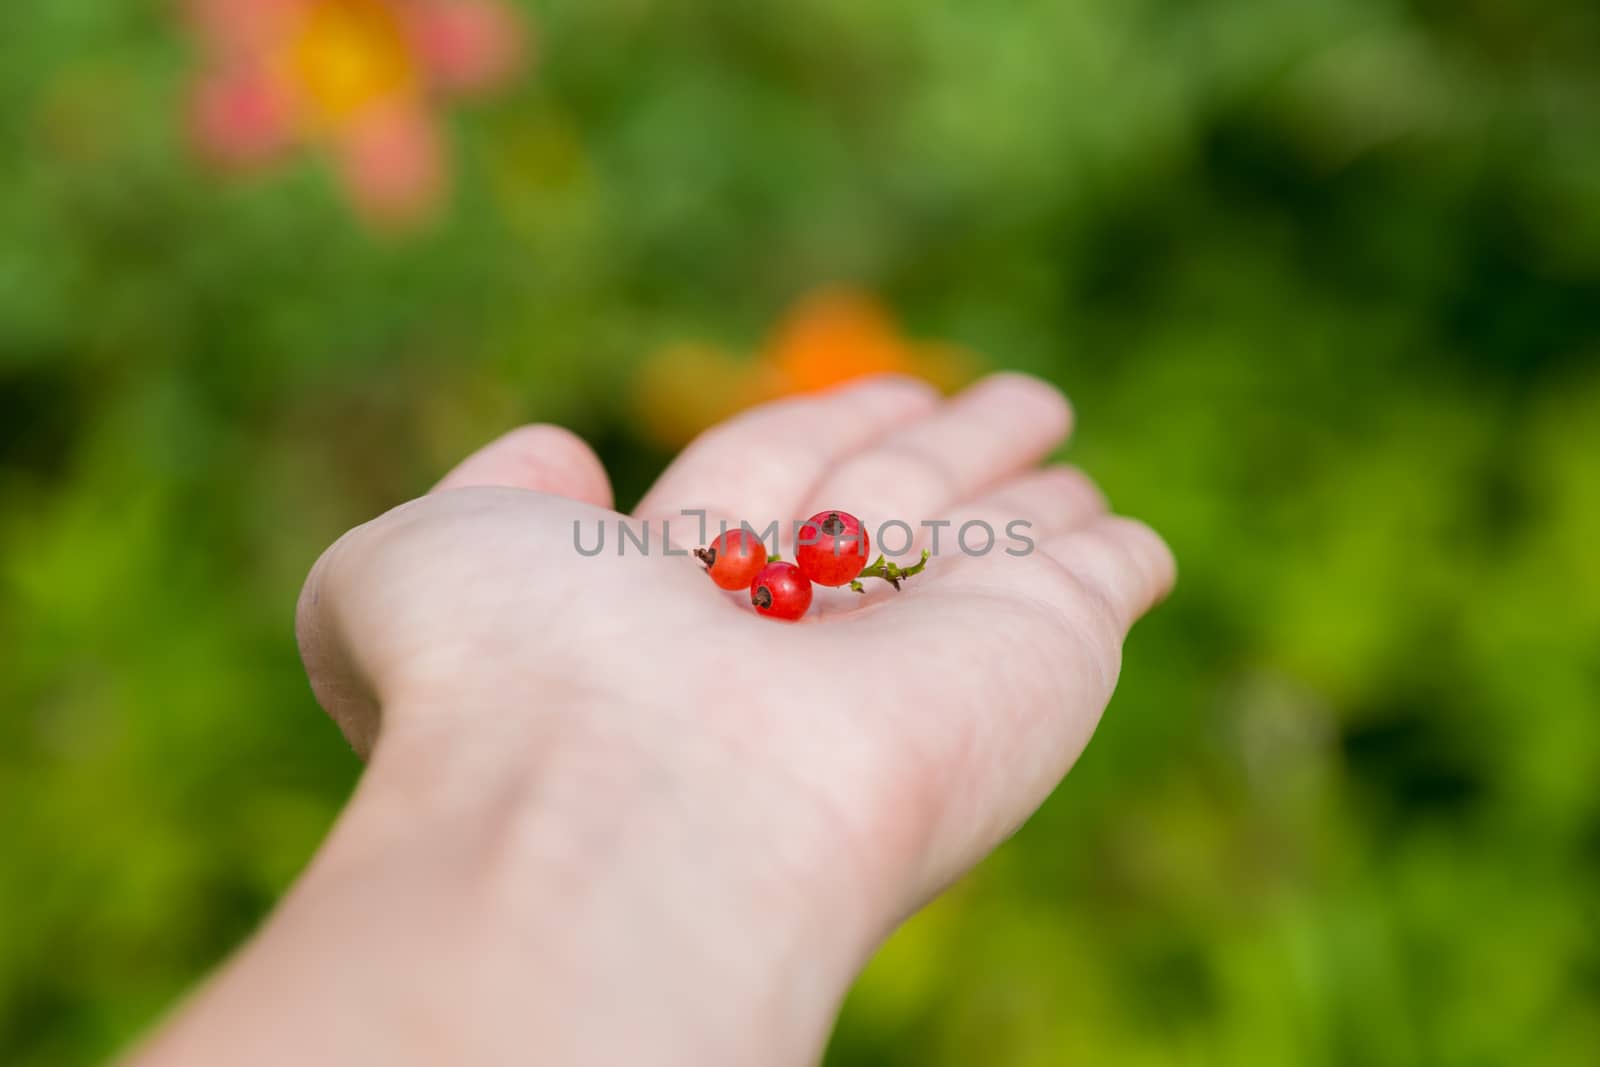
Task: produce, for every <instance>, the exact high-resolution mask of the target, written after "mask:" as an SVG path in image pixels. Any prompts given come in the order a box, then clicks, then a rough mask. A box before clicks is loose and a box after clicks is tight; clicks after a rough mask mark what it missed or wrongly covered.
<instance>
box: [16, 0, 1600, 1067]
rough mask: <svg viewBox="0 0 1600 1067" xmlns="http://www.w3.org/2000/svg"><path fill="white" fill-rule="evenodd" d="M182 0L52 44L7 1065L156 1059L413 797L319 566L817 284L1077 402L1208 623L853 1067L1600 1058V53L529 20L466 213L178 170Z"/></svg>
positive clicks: (838, 24)
mask: <svg viewBox="0 0 1600 1067" xmlns="http://www.w3.org/2000/svg"><path fill="white" fill-rule="evenodd" d="M169 6H170V5H166V4H159V3H153V2H152V3H143V4H104V3H94V2H90V0H50V2H49V3H25V4H11V5H7V6H6V10H5V11H3V12H0V40H3V41H4V42H5V46H4V47H3V48H0V99H4V100H5V101H6V103H5V105H4V107H0V662H3V664H4V666H3V670H0V708H3V711H0V817H3V820H4V829H3V830H0V1062H3V1063H6V1064H8V1065H13V1067H54V1065H62V1064H69V1063H85V1062H90V1061H92V1060H94V1059H96V1058H98V1057H102V1056H104V1055H106V1054H108V1053H109V1052H110V1051H111V1050H112V1049H114V1048H116V1047H117V1046H118V1045H119V1044H121V1043H123V1042H125V1041H126V1040H128V1039H129V1037H130V1036H131V1035H132V1034H134V1033H136V1032H137V1031H138V1030H139V1029H140V1028H142V1027H144V1026H147V1025H148V1024H149V1023H150V1021H151V1020H152V1019H153V1018H154V1016H155V1014H156V1013H158V1012H159V1011H160V1010H161V1009H162V1008H163V1007H164V1006H165V1005H167V1004H169V1003H170V1001H171V999H172V998H173V997H174V996H175V995H176V994H177V993H178V992H179V991H180V990H182V989H183V988H185V987H186V986H188V985H189V984H191V983H192V982H193V981H194V980H195V979H196V977H197V976H199V975H200V974H202V973H203V972H204V971H205V970H206V969H207V968H208V967H209V966H211V965H212V964H213V963H214V962H215V961H216V960H217V959H218V958H219V957H220V956H221V955H222V954H224V953H225V952H226V951H227V950H228V949H229V948H230V947H231V946H232V945H234V944H236V943H237V942H238V940H239V939H240V938H241V937H242V936H244V934H245V933H246V932H247V931H248V930H249V928H250V927H251V925H252V924H253V923H254V922H255V921H256V920H257V919H258V918H259V917H260V916H261V915H262V914H263V913H264V911H265V909H266V908H267V907H268V906H269V905H270V903H271V901H272V900H273V899H274V897H275V895H276V894H277V893H278V892H279V891H280V890H281V889H282V888H283V887H284V886H285V884H287V882H288V881H289V880H290V879H291V878H292V877H293V876H294V874H295V872H296V870H297V869H298V867H299V866H300V865H301V864H302V863H303V862H304V860H305V858H306V856H307V855H308V854H309V853H310V851H311V849H312V848H313V847H314V845H315V843H316V841H317V840H318V838H319V836H320V835H321V833H322V832H323V831H324V830H325V828H326V826H327V824H328V821H329V819H330V817H331V815H332V814H333V812H334V811H336V810H337V808H338V806H339V805H340V803H341V801H342V800H343V798H344V796H345V794H346V792H347V791H348V789H349V788H350V786H351V784H352V782H353V780H354V779H355V777H356V775H357V773H358V766H357V763H356V761H355V759H354V758H353V757H352V756H350V755H349V754H348V753H347V752H346V751H345V749H344V747H343V745H342V743H341V741H340V738H339V736H338V734H337V732H336V731H335V730H334V729H333V727H332V726H330V725H329V724H328V723H327V722H326V721H325V720H324V719H322V718H321V717H320V713H319V712H318V710H317V709H316V706H315V704H314V702H313V701H312V700H311V697H310V694H309V693H308V692H307V690H306V687H305V685H304V683H303V680H302V678H301V675H300V673H299V667H298V663H297V660H296V656H295V651H294V646H293V638H292V633H291V627H290V623H291V615H292V609H293V603H294V597H295V594H296V592H297V590H298V587H299V582H300V580H301V578H302V577H303V575H304V572H305V570H306V568H307V567H308V566H309V564H310V562H311V560H312V559H314V558H315V555H316V553H317V552H318V551H319V550H320V548H321V547H322V546H323V545H325V544H326V543H328V542H329V541H330V540H331V539H332V538H334V537H335V536H336V535H337V534H339V533H340V532H341V531H342V530H344V529H345V528H347V527H348V526H350V525H352V524H354V523H356V522H359V521H361V520H364V519H365V518H367V517H369V516H371V515H372V514H374V513H375V512H377V511H379V510H381V509H383V508H385V507H387V506H390V505H392V504H394V503H396V502H398V501H400V500H402V499H405V498H406V497H408V496H410V495H414V494H416V493H418V492H420V491H421V490H423V489H424V488H426V486H427V485H428V484H429V483H430V481H431V479H433V478H435V477H436V476H437V475H438V474H440V473H441V472H442V471H443V470H444V469H445V468H446V467H447V466H448V464H449V463H450V462H451V461H452V460H453V459H454V458H456V457H459V456H460V455H461V454H463V453H465V452H466V451H468V450H469V449H470V448H472V447H474V446H475V445H476V444H478V443H480V442H481V441H483V440H484V439H486V438H488V437H489V436H491V435H493V434H495V433H497V432H499V431H501V430H502V429H504V428H506V427H507V426H509V425H511V424H513V423H515V422H517V421H520V420H528V419H541V420H553V421H559V422H564V423H567V424H569V425H571V426H573V427H574V428H575V429H577V430H579V431H580V432H583V433H585V434H586V435H588V436H589V437H590V438H591V439H592V440H594V441H595V442H596V443H597V445H598V446H599V447H600V449H601V450H602V452H603V454H604V458H605V459H606V460H607V462H608V463H610V464H612V465H613V466H614V469H615V471H616V474H617V480H618V482H619V490H620V495H621V497H622V499H623V502H624V503H626V502H628V501H629V499H630V496H632V495H636V494H637V493H638V492H639V491H641V490H642V488H643V486H644V485H645V484H647V482H648V479H649V478H650V477H651V476H652V475H653V473H654V472H655V470H656V469H657V468H658V467H659V464H660V463H661V461H662V459H663V457H662V455H661V454H660V452H659V450H658V449H656V448H655V447H654V446H652V445H651V444H650V443H649V442H647V441H645V440H643V439H642V436H641V434H640V433H639V432H638V431H637V430H636V429H635V422H634V409H633V407H632V406H631V394H630V389H629V383H630V380H631V375H632V372H633V370H634V368H636V367H637V366H638V364H639V363H640V362H641V361H642V360H643V359H644V358H645V357H646V356H647V355H648V354H649V353H651V352H652V351H654V350H657V349H659V348H661V347H662V346H665V345H668V344H671V343H673V342H677V341H681V340H685V339H690V338H707V339H712V340H716V341H719V342H722V343H726V344H728V345H729V346H732V347H736V348H737V347H743V348H748V347H749V346H750V345H752V344H753V343H754V342H755V341H756V340H757V339H758V338H759V336H760V335H761V333H762V331H763V330H764V329H765V327H766V325H767V324H768V323H770V322H771V321H772V320H773V319H774V318H775V317H776V316H777V315H779V314H780V313H781V312H782V310H783V308H784V307H785V306H786V305H787V304H788V303H789V302H790V301H791V300H792V299H794V298H795V297H796V296H797V295H799V294H801V293H802V292H804V291H805V290H806V289H808V288H810V287H811V286H813V285H816V284H818V283H822V282H831V281H841V280H842V281H846V282H852V283H855V284H859V285H862V286H865V287H867V288H870V289H873V290H875V291H878V292H880V293H882V294H883V295H884V296H885V298H886V299H887V300H888V301H889V302H890V303H891V304H892V305H893V306H894V307H895V308H896V309H897V311H898V312H899V313H900V314H902V315H903V316H904V317H905V319H906V321H907V323H908V328H909V329H910V330H911V332H913V333H914V334H915V335H917V336H921V337H941V338H948V339H951V340H954V341H958V342H961V343H963V344H966V345H970V346H972V347H973V348H975V349H977V350H979V351H981V352H983V353H985V354H986V356H987V357H988V358H989V359H990V360H991V361H992V363H993V364H995V365H1004V366H1014V367H1020V368H1022V369H1027V370H1031V371H1034V372H1037V373H1040V374H1043V375H1046V376H1048V377H1050V378H1052V379H1053V380H1055V381H1058V382H1060V383H1061V384H1062V385H1063V386H1064V387H1065V388H1066V389H1067V390H1068V391H1069V392H1070V393H1071V394H1072V395H1073V397H1074V400H1075V403H1076V405H1077V407H1078V409H1079V411H1080V413H1081V421H1082V425H1081V429H1080V432H1079V437H1078V441H1077V443H1075V444H1074V446H1073V448H1072V450H1071V453H1070V454H1071V456H1072V458H1073V459H1074V460H1075V461H1077V462H1080V463H1082V464H1083V465H1084V466H1085V467H1087V468H1088V469H1089V470H1090V471H1092V472H1093V473H1094V474H1096V475H1097V476H1098V477H1099V478H1100V479H1101V480H1102V482H1103V483H1104V484H1105V486H1106V487H1107V489H1108V491H1109V493H1110V495H1111V497H1112V499H1113V501H1114V502H1115V503H1116V505H1117V506H1118V507H1119V508H1122V509H1124V510H1127V511H1129V512H1131V513H1134V514H1138V515H1140V516H1142V517H1144V518H1146V519H1148V520H1150V521H1151V522H1152V523H1153V524H1154V525H1156V526H1157V527H1158V528H1160V529H1161V530H1163V531H1164V532H1166V533H1167V534H1168V535H1169V537H1170V539H1171V541H1172V543H1173V545H1174V547H1175V549H1176V552H1177V555H1178V558H1179V562H1180V567H1181V570H1182V579H1181V582H1180V588H1179V591H1178V593H1177V595H1176V596H1175V598H1174V599H1173V600H1172V601H1171V602H1170V603H1169V604H1168V605H1167V606H1166V607H1164V608H1163V609H1162V610H1161V611H1160V612H1159V613H1158V614H1157V615H1155V616H1154V617H1153V618H1152V619H1151V620H1150V621H1149V622H1147V623H1146V624H1144V625H1142V626H1141V627H1140V629H1139V630H1138V631H1137V632H1136V633H1135V636H1134V638H1133V641H1132V643H1131V646H1130V648H1129V650H1128V655H1127V661H1126V666H1125V674H1124V683H1123V687H1122V690H1121V691H1120V692H1119V694H1118V696H1117V698H1116V700H1115V701H1114V703H1113V705H1112V707H1111V710H1110V712H1109V714H1108V716H1107V718H1106V720H1105V723H1104V725H1103V727H1102V728H1101V731H1100V733H1099V734H1098V735H1097V736H1096V738H1095V741H1094V743H1093V744H1092V745H1091V746H1090V748H1089V749H1088V751H1087V752H1086V753H1085V755H1084V757H1083V759H1082V760H1081V761H1080V764H1079V766H1078V768H1077V769H1076V770H1075V771H1074V772H1073V775H1072V777H1071V779H1070V780H1069V784H1068V785H1067V786H1066V787H1065V788H1063V789H1062V790H1061V791H1060V793H1059V794H1058V795H1057V796H1056V797H1055V798H1053V799H1052V800H1051V801H1050V802H1049V803H1048V804H1047V805H1046V807H1045V808H1044V809H1043V811H1042V812H1041V813H1040V814H1039V816H1038V817H1037V818H1036V819H1035V820H1034V821H1033V822H1032V823H1030V824H1029V825H1028V826H1027V827H1026V828H1025V829H1024V830H1023V831H1022V832H1021V833H1020V834H1019V835H1018V837H1017V838H1016V839H1015V840H1014V841H1013V842H1011V843H1010V844H1008V845H1007V846H1006V847H1005V848H1003V849H1002V850H1001V851H1000V852H999V853H998V854H997V855H996V856H995V857H994V858H993V859H992V860H991V861H990V862H989V863H987V864H985V865H984V866H983V867H982V868H981V869H980V870H979V871H978V872H976V873H975V874H973V875H972V876H970V877H969V878H968V879H966V880H965V881H964V882H963V883H962V884H961V885H960V886H958V887H957V888H956V889H955V891H954V892H952V893H951V894H950V895H949V896H948V897H947V898H945V899H944V900H943V901H941V902H940V903H939V904H937V905H936V906H935V907H933V908H932V909H931V910H930V911H929V912H927V913H926V914H925V915H923V916H921V917H919V918H918V919H916V920H915V921H913V922H912V923H911V924H910V925H909V926H908V927H907V928H906V929H905V930H903V931H902V932H901V933H900V934H899V935H897V936H896V938H895V939H894V940H893V941H892V942H891V943H890V945H889V946H888V947H887V949H886V950H885V952H884V953H883V955H882V956H881V958H880V959H879V960H877V961H876V962H875V963H874V964H873V965H872V967H871V969H870V970H869V971H868V973H867V975H866V977H865V978H864V980H863V981H862V983H861V984H860V986H859V988H858V989H857V990H856V992H855V993H854V994H853V995H852V997H851V999H850V1001H849V1002H848V1004H847V1007H846V1011H845V1015H844V1020H843V1023H842V1025H841V1029H840V1032H839V1034H838V1035H837V1038H836V1040H835V1044H834V1048H833V1050H832V1052H831V1053H830V1062H833V1063H836V1064H838V1065H840V1067H847V1065H854V1064H869V1063H870V1064H917V1065H925V1064H945V1063H948V1064H969V1063H983V1064H1005V1065H1013V1067H1032V1065H1043V1064H1057V1063H1101V1062H1104V1063H1114V1064H1121V1065H1139V1064H1179V1063H1183V1064H1199V1063H1216V1064H1228V1065H1235V1064H1258V1063H1259V1064H1283V1063H1300V1064H1334V1063H1359V1064H1364V1065H1384V1064H1401V1063H1406V1064H1413V1063H1416V1064H1433V1063H1438V1064H1447V1063H1448V1064H1489V1063H1516V1064H1525V1065H1541V1064H1552V1065H1554V1064H1575V1063H1579V1062H1585V1061H1586V1060H1588V1059H1589V1058H1591V1057H1592V1056H1593V1054H1594V1049H1596V1048H1600V940H1597V938H1596V937H1595V924H1596V918H1597V916H1596V911H1595V903H1594V902H1595V901H1596V900H1600V792H1597V791H1596V789H1595V788H1594V786H1595V783H1596V782H1597V781H1600V718H1597V717H1596V709H1597V707H1600V659H1597V656H1596V649H1597V645H1600V640H1597V639H1600V493H1597V492H1596V487H1597V485H1600V432H1597V428H1600V360H1597V358H1596V357H1597V355H1600V136H1596V125H1595V120H1596V116H1600V8H1596V7H1595V6H1594V4H1593V3H1592V2H1590V0H1538V2H1522V3H1517V4H1511V3H1492V2H1483V3H1473V4H1452V3H1443V2H1436V0H1415V2H1413V3H1409V4H1407V3H1401V2H1399V0H1308V2H1303V3H1295V4H1280V5H1264V4H1259V3H1247V2H1245V0H1220V2H1216V3H1210V4H1204V5H1195V4H1186V3H1177V2H1175V0H1133V2H1127V0H1084V2H1079V3H1062V2H1060V0H1008V2H1005V3H988V4H971V3H958V2H955V0H921V2H915V3H913V2H912V0H880V2H875V3H863V2H860V0H800V2H790V3H786V4H781V5H780V4H771V3H742V4H670V5H669V4H642V3H637V2H628V0H581V2H578V0H548V2H541V3H534V4H530V5H529V6H530V10H531V11H532V13H533V16H534V18H535V19H536V20H537V22H536V24H537V26H538V27H539V42H540V43H539V52H540V60H539V67H538V70H537V72H536V74H535V75H534V76H533V77H531V78H529V79H526V80H525V82H524V84H523V85H522V87H521V88H520V89H518V90H517V91H516V92H514V93H513V94H512V95H510V96H509V97H506V98H503V99H501V100H499V101H497V102H494V103H491V104H488V105H484V106H481V107H477V108H474V109H471V110H468V111H463V112H459V113H456V114H453V115H451V116H450V119H449V121H450V123H451V136H452V139H453V154H454V157H455V165H456V169H457V175H456V177H457V189H456V193H455V197H454V201H453V211H452V213H451V215H450V217H449V218H448V220H446V221H445V222H443V223H442V224H441V225H439V226H437V227H436V228H434V229H433V230H431V231H428V232H426V233H423V234H420V235H416V236H412V237H410V238H394V237H389V238H374V237H372V236H370V235H368V234H367V233H365V232H364V231H363V230H362V229H361V228H360V227H359V226H358V225H357V224H356V223H354V222H353V221H352V220H351V219H350V217H349V216H348V215H347V213H346V211H345V209H344V207H343V206H342V203H341V201H340V200H339V198H338V197H337V196H336V195H335V194H334V193H333V191H332V189H331V187H330V184H329V182H328V181H327V179H326V176H325V175H324V174H322V173H321V171H320V170H319V169H318V167H317V166H316V164H315V163H314V162H296V163H291V164H289V165H288V166H286V167H285V168H282V169H280V170H278V171H276V172H273V173H270V174H266V175H261V176H257V177H254V178H251V179H248V180H244V181H235V182H225V181H222V180H219V179H218V178H216V177H213V176H211V175H208V174H207V173H206V172H205V171H204V170H203V169H201V168H199V167H198V166H196V165H195V164H194V163H193V162H192V161H191V158H190V156H189V154H188V153H187V151H186V149H185V146H184V144H183V142H182V138H181V136H180V124H179V115H180V111H181V107H182V94H183V88H184V78H185V76H186V70H187V63H188V56H187V52H186V49H185V47H184V42H183V39H182V36H181V34H180V32H179V30H178V28H177V26H176V25H175V23H174V22H173V20H172V18H171V15H170V12H169V11H168V10H167V9H168V7H169Z"/></svg>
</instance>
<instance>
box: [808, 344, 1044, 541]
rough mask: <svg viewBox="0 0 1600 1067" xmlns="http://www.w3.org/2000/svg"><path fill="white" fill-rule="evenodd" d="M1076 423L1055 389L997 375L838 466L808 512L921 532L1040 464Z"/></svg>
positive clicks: (812, 499)
mask: <svg viewBox="0 0 1600 1067" xmlns="http://www.w3.org/2000/svg"><path fill="white" fill-rule="evenodd" d="M1071 421H1072V416H1071V410H1070V408H1069V407H1068V406H1067V401H1066V398H1065V397H1063V396H1062V395H1061V393H1060V392H1059V391H1058V390H1057V389H1056V388H1055V387H1054V386H1052V385H1049V384H1048V383H1046V382H1043V381H1040V380H1039V379H1037V378H1030V377H1028V376H1026V375H1021V374H996V375H991V376H990V377H988V378H985V379H984V380H983V381H981V382H979V383H978V384H977V385H974V386H973V387H972V388H970V389H968V390H967V391H966V392H964V393H962V394H961V395H960V396H958V397H956V398H955V399H954V400H952V401H951V402H950V403H949V404H946V405H945V406H944V407H942V408H940V409H939V410H938V411H935V412H932V413H931V414H929V415H927V416H926V417H924V418H921V419H918V420H916V421H915V422H912V423H909V424H907V425H905V426H904V427H902V428H900V429H898V430H895V431H893V432H891V433H889V434H887V435H885V436H884V437H883V439H882V440H880V441H879V442H878V443H877V444H875V445H873V446H872V447H871V448H868V449H865V450H863V451H861V452H860V453H858V454H856V455H854V456H851V457H850V458H849V459H846V460H845V461H844V462H842V463H839V464H837V465H835V466H834V467H833V469H832V470H831V471H829V472H828V473H827V475H826V476H825V477H823V478H822V480H821V482H820V483H819V484H818V485H817V486H816V488H815V489H814V490H813V491H812V492H811V494H810V496H809V497H808V498H807V506H806V507H805V508H804V509H802V510H803V513H804V514H807V515H809V514H812V513H814V512H816V511H819V510H821V509H823V508H840V509H842V510H845V511H849V512H851V513H853V514H855V515H859V516H862V517H863V518H867V519H869V520H870V524H871V525H872V526H877V525H878V524H881V523H883V522H886V521H890V520H895V519H898V520H900V521H902V522H905V523H907V524H908V525H910V526H911V527H912V528H913V529H915V528H917V527H918V526H919V525H920V524H921V522H922V521H923V520H924V519H927V518H929V517H930V516H934V515H939V514H942V513H943V512H945V511H946V510H948V509H949V508H951V507H953V506H954V505H956V504H957V503H958V502H960V501H962V500H966V499H968V498H969V497H971V496H973V495H974V494H976V493H978V492H980V491H981V490H984V489H985V488H987V487H989V486H991V485H993V484H994V483H996V482H999V481H1000V480H1002V479H1003V478H1005V477H1006V476H1007V475H1009V474H1014V473H1016V472H1018V471H1021V470H1025V469H1026V468H1028V467H1030V466H1032V465H1033V464H1035V463H1037V462H1039V460H1041V459H1042V458H1044V456H1045V455H1047V454H1048V453H1049V452H1050V450H1051V449H1053V448H1054V447H1055V446H1056V445H1058V444H1060V443H1061V442H1062V441H1063V440H1065V438H1066V436H1067V430H1068V428H1069V426H1070V425H1071Z"/></svg>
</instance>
